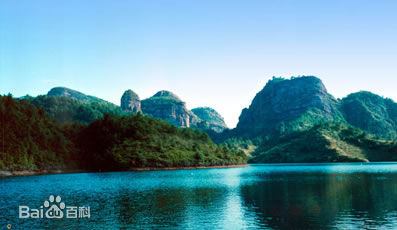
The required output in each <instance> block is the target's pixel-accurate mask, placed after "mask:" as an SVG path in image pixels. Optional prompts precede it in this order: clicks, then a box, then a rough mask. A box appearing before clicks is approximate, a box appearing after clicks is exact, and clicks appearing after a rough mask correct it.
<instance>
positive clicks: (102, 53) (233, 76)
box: [0, 0, 397, 127]
mask: <svg viewBox="0 0 397 230" xmlns="http://www.w3.org/2000/svg"><path fill="white" fill-rule="evenodd" d="M396 12H397V1H382V0H380V1H366V0H356V1H355V0H344V1H337V0H332V1H331V0H324V1H318V0H315V1H305V0H300V1H284V0H272V1H270V0H261V1H252V0H248V1H233V0H228V1H214V0H211V1H190V0H187V1H186V0H183V1H182V0H179V1H176V0H174V1H165V0H156V1H154V0H153V1H152V0H145V1H138V0H136V1H98V0H96V1H88V0H87V1H74V0H67V1H66V0H65V1H59V0H47V1H42V0H35V1H30V0H29V1H20V0H2V1H0V94H7V93H9V92H10V93H12V94H13V95H14V96H23V95H26V94H29V95H32V96H35V95H39V94H45V93H47V91H48V90H50V89H51V88H52V87H55V86H65V87H69V88H72V89H76V90H79V91H82V92H84V93H86V94H90V95H94V96H97V97H100V98H103V99H106V100H109V101H111V102H113V103H116V104H119V101H120V97H121V95H122V93H123V91H124V90H126V89H132V90H134V91H135V92H137V93H138V94H139V96H140V97H141V98H147V97H150V96H152V95H153V94H154V93H156V92H157V91H158V90H162V89H166V90H171V91H173V92H174V93H176V94H177V95H178V96H180V97H181V98H182V99H183V100H184V101H186V102H187V106H188V107H189V108H194V107H197V106H210V107H213V108H215V109H216V110H217V111H219V112H220V113H221V114H222V116H223V117H224V118H225V120H226V122H227V124H228V125H229V127H234V126H235V125H236V123H237V121H238V116H239V115H240V112H241V110H242V109H243V108H244V107H247V106H249V104H250V102H251V100H252V98H253V97H254V96H255V94H256V93H257V92H258V91H259V90H260V89H262V88H263V86H264V85H265V83H266V82H267V80H268V79H270V78H271V77H272V76H274V75H275V76H285V77H289V76H292V75H295V76H296V75H316V76H318V77H320V78H321V79H322V80H323V82H324V84H325V85H326V86H327V88H328V91H329V92H330V93H331V94H333V95H335V96H336V97H344V96H346V95H347V94H349V93H351V92H356V91H359V90H369V91H372V92H375V93H378V94H380V95H382V96H385V97H389V98H392V99H394V100H395V101H396V100H397V90H396V86H397V14H396Z"/></svg>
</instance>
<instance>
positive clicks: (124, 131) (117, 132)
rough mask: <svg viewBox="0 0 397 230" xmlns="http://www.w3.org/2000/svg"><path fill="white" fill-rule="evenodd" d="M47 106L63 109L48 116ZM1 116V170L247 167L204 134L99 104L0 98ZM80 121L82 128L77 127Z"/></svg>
mask: <svg viewBox="0 0 397 230" xmlns="http://www.w3.org/2000/svg"><path fill="white" fill-rule="evenodd" d="M41 103H52V105H54V104H55V105H58V106H51V108H52V110H51V111H48V113H47V111H45V110H43V109H42V108H41V107H40V105H41ZM47 108H49V107H48V106H47ZM66 108H69V110H66ZM0 116H1V120H0V121H1V125H0V127H1V132H0V141H1V145H0V170H11V171H13V170H43V169H86V170H101V171H104V170H105V171H106V170H128V169H130V168H134V167H181V166H209V165H229V164H240V163H245V162H246V155H245V154H244V153H243V152H242V151H232V150H230V149H229V148H227V147H226V146H223V145H216V144H214V143H213V142H212V141H211V139H210V138H209V136H208V135H207V134H206V133H204V132H202V131H200V130H197V129H190V128H184V129H183V128H177V127H175V126H173V125H171V124H170V123H168V122H166V121H162V120H158V119H155V118H150V117H147V116H144V115H142V114H140V113H138V114H124V113H123V112H122V111H121V110H120V111H119V110H118V109H114V108H112V107H111V106H110V107H109V105H108V104H103V103H102V102H97V101H94V102H79V101H77V100H75V99H72V98H67V97H55V96H43V97H37V98H26V99H18V100H15V99H13V98H12V96H11V95H9V96H0ZM54 116H55V117H57V119H58V120H63V121H64V122H62V123H61V122H59V121H57V119H55V118H54ZM75 116H78V117H79V118H80V119H79V121H81V122H71V121H72V120H74V119H75ZM61 118H62V119H61ZM91 121H92V122H91Z"/></svg>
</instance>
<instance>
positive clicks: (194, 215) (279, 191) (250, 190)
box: [0, 163, 397, 229]
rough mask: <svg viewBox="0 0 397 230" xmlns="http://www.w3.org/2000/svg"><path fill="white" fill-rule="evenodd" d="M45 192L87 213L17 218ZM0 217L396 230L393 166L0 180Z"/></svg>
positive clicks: (35, 225) (23, 223)
mask: <svg viewBox="0 0 397 230" xmlns="http://www.w3.org/2000/svg"><path fill="white" fill-rule="evenodd" d="M50 195H54V196H60V198H61V201H62V202H64V203H65V204H66V206H77V207H89V208H90V218H87V217H81V218H65V216H64V217H63V218H54V219H47V218H35V219H32V218H28V219H20V218H18V215H19V210H18V206H21V205H24V206H29V207H30V208H35V209H39V208H40V206H43V204H44V201H46V200H49V196H50ZM54 202H55V201H54ZM65 210H66V209H64V211H65ZM65 212H66V211H65ZM0 224H1V225H0V229H6V226H7V224H10V225H11V229H55V228H60V229H142V228H155V229H158V228H172V229H246V228H258V229H335V228H340V229H363V228H364V229H382V228H383V229H396V228H397V164H396V163H334V164H257V165H251V166H250V167H246V168H221V169H194V170H169V171H146V172H109V173H77V174H58V175H42V176H25V177H10V178H3V179H0Z"/></svg>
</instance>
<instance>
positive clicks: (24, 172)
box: [0, 164, 249, 178]
mask: <svg viewBox="0 0 397 230" xmlns="http://www.w3.org/2000/svg"><path fill="white" fill-rule="evenodd" d="M242 167H249V165H248V164H239V165H214V166H187V167H164V168H155V167H142V168H130V169H128V170H125V171H91V170H82V169H70V170H61V169H58V170H42V171H29V170H22V171H5V170H0V178H6V177H19V176H39V175H54V174H69V173H101V172H134V171H135V172H142V171H163V170H183V169H211V168H242Z"/></svg>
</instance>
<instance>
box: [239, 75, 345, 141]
mask: <svg viewBox="0 0 397 230" xmlns="http://www.w3.org/2000/svg"><path fill="white" fill-rule="evenodd" d="M337 107H338V101H337V100H336V99H334V97H332V96H331V95H330V94H328V92H327V89H326V88H325V86H324V84H323V83H322V81H321V80H320V79H318V78H316V77H313V76H304V77H298V78H291V79H290V80H288V79H284V78H275V77H274V78H273V79H272V80H270V81H268V83H267V84H266V86H265V87H264V88H263V89H262V90H261V91H260V92H259V93H258V94H257V95H256V96H255V98H254V99H253V101H252V103H251V105H250V106H249V108H245V109H243V111H242V113H241V115H240V117H239V122H238V124H237V127H236V131H237V132H238V133H239V134H242V135H248V136H258V135H264V134H272V133H275V132H276V133H280V132H283V131H284V130H286V129H288V130H291V127H292V126H293V127H292V129H294V128H296V127H305V126H310V127H311V126H312V125H313V123H316V121H318V120H323V119H326V120H337V119H343V118H342V115H341V113H340V112H339V111H338V108H337Z"/></svg>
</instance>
